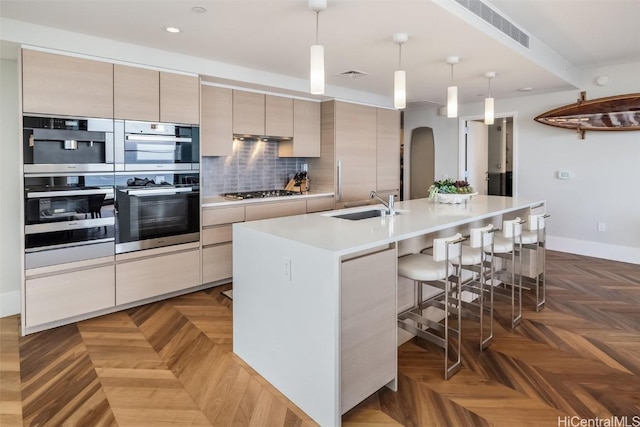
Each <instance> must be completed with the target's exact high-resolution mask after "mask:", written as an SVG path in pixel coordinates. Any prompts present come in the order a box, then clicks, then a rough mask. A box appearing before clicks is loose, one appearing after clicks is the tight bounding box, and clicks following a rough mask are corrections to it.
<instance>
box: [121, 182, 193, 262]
mask: <svg viewBox="0 0 640 427" xmlns="http://www.w3.org/2000/svg"><path fill="white" fill-rule="evenodd" d="M116 198H117V200H116V203H117V219H118V221H117V224H118V232H117V243H116V253H123V252H130V251H136V250H142V249H151V248H157V247H162V246H169V245H176V244H180V243H189V242H197V241H199V240H200V215H199V191H198V189H197V187H180V188H171V189H164V188H151V189H140V190H126V191H118V193H117V196H116Z"/></svg>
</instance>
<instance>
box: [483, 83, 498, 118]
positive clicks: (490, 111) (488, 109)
mask: <svg viewBox="0 0 640 427" xmlns="http://www.w3.org/2000/svg"><path fill="white" fill-rule="evenodd" d="M484 76H485V77H486V78H487V80H488V81H489V96H488V97H487V98H485V100H484V124H485V125H492V124H493V120H494V108H493V107H494V106H493V98H492V97H491V79H492V78H494V77H495V76H496V73H495V72H494V71H489V72H488V73H485V75H484Z"/></svg>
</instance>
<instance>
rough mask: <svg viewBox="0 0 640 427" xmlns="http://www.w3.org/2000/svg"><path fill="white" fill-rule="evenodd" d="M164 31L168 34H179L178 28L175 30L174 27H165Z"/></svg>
mask: <svg viewBox="0 0 640 427" xmlns="http://www.w3.org/2000/svg"><path fill="white" fill-rule="evenodd" d="M165 30H167V31H168V32H170V33H179V32H180V28H176V27H167V28H165Z"/></svg>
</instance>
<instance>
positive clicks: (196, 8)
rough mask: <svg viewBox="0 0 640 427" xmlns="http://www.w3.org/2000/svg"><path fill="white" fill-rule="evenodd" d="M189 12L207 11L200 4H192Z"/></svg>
mask: <svg viewBox="0 0 640 427" xmlns="http://www.w3.org/2000/svg"><path fill="white" fill-rule="evenodd" d="M191 12H193V13H206V12H207V9H205V8H204V7H202V6H193V7H192V8H191Z"/></svg>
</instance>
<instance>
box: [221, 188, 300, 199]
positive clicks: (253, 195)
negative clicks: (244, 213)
mask: <svg viewBox="0 0 640 427" xmlns="http://www.w3.org/2000/svg"><path fill="white" fill-rule="evenodd" d="M300 194H302V193H299V192H297V191H288V190H260V191H241V192H236V193H225V194H223V196H224V197H225V198H226V199H230V200H245V199H263V198H266V197H284V196H298V195H300Z"/></svg>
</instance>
